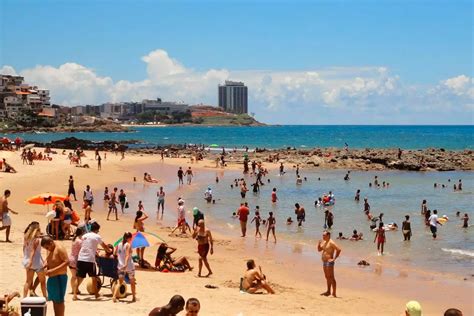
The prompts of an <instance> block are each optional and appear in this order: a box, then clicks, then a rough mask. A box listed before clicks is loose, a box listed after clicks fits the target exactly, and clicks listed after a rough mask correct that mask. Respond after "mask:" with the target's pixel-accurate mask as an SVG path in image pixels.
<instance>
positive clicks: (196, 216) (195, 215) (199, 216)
mask: <svg viewBox="0 0 474 316" xmlns="http://www.w3.org/2000/svg"><path fill="white" fill-rule="evenodd" d="M200 219H202V220H204V214H203V213H202V212H201V211H200V210H199V209H198V208H197V207H194V208H193V230H194V229H196V227H197V224H198V222H199V220H200Z"/></svg>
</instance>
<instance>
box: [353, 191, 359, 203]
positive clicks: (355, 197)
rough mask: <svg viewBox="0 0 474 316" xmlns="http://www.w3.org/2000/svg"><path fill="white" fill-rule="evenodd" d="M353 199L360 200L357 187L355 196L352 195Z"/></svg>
mask: <svg viewBox="0 0 474 316" xmlns="http://www.w3.org/2000/svg"><path fill="white" fill-rule="evenodd" d="M354 201H356V202H359V201H360V190H359V189H358V190H357V192H356V194H355V196H354Z"/></svg>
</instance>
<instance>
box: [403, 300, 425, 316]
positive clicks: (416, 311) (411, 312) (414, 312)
mask: <svg viewBox="0 0 474 316" xmlns="http://www.w3.org/2000/svg"><path fill="white" fill-rule="evenodd" d="M405 307H406V308H405V316H421V315H423V313H422V312H421V305H420V303H418V302H417V301H409V302H408V303H407V305H406V306H405Z"/></svg>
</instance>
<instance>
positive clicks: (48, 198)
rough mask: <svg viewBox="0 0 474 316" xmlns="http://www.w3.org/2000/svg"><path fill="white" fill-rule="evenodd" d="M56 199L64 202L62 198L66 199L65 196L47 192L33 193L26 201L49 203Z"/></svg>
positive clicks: (39, 203) (40, 203) (41, 203)
mask: <svg viewBox="0 0 474 316" xmlns="http://www.w3.org/2000/svg"><path fill="white" fill-rule="evenodd" d="M57 200H60V201H61V202H64V200H67V196H65V195H61V194H55V193H49V192H47V193H41V194H38V195H34V196H32V197H30V198H29V199H27V200H26V202H27V203H29V204H38V205H49V204H54V203H55V202H56V201H57Z"/></svg>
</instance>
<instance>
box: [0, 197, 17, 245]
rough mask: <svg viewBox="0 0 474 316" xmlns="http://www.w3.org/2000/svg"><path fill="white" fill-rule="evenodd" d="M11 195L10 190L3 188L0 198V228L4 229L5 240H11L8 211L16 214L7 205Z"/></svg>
mask: <svg viewBox="0 0 474 316" xmlns="http://www.w3.org/2000/svg"><path fill="white" fill-rule="evenodd" d="M10 195H11V191H10V190H5V192H4V194H3V196H2V197H1V198H0V219H1V221H2V227H0V230H4V229H5V230H6V232H5V233H6V240H5V241H6V242H11V240H10V228H11V226H12V220H11V218H10V214H8V213H9V212H12V213H13V214H18V213H17V212H15V211H14V210H12V209H11V208H9V207H8V198H9V197H10Z"/></svg>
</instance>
